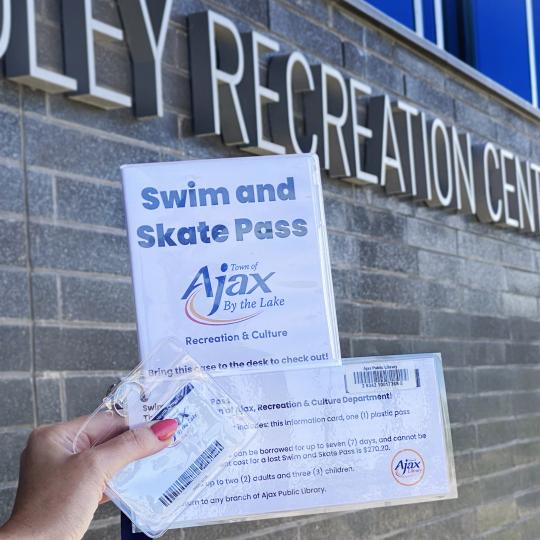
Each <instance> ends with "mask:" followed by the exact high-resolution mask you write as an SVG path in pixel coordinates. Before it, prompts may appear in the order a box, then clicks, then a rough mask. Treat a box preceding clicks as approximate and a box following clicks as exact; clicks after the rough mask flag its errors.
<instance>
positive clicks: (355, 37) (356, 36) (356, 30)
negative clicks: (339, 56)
mask: <svg viewBox="0 0 540 540" xmlns="http://www.w3.org/2000/svg"><path fill="white" fill-rule="evenodd" d="M332 8H333V9H332V27H333V28H335V30H336V31H337V32H339V33H340V34H341V35H342V36H345V37H346V38H348V39H350V40H351V41H352V42H353V43H356V44H358V45H361V44H362V43H363V42H364V27H363V21H362V20H361V19H359V18H357V17H355V16H354V15H353V14H352V13H351V12H347V11H344V10H341V9H340V8H339V7H338V6H336V5H333V6H332Z"/></svg>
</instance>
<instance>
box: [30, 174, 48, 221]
mask: <svg viewBox="0 0 540 540" xmlns="http://www.w3.org/2000/svg"><path fill="white" fill-rule="evenodd" d="M27 178H28V211H29V213H30V215H32V216H42V217H52V216H53V214H54V198H53V180H52V177H50V176H49V175H47V174H40V173H35V172H32V171H28V173H27Z"/></svg>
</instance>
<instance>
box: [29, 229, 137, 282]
mask: <svg viewBox="0 0 540 540" xmlns="http://www.w3.org/2000/svg"><path fill="white" fill-rule="evenodd" d="M30 241H31V253H32V263H33V264H34V266H35V267H42V268H59V269H62V270H81V271H86V272H107V273H111V274H123V275H127V274H128V273H129V263H128V261H129V254H128V247H127V239H126V238H125V237H124V236H117V235H113V234H106V233H100V232H92V231H82V230H78V229H69V228H67V227H53V226H50V225H39V224H33V225H31V226H30Z"/></svg>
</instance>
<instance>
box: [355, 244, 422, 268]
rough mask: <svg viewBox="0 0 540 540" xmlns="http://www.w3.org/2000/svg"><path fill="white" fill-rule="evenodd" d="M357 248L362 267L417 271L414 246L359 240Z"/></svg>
mask: <svg viewBox="0 0 540 540" xmlns="http://www.w3.org/2000/svg"><path fill="white" fill-rule="evenodd" d="M358 249H359V252H360V261H361V264H362V266H364V267H367V268H378V269H381V270H390V271H394V272H404V273H412V274H416V273H417V272H418V262H417V257H416V250H415V249H414V248H410V247H408V246H403V245H400V244H391V243H380V242H364V241H361V242H359V244H358Z"/></svg>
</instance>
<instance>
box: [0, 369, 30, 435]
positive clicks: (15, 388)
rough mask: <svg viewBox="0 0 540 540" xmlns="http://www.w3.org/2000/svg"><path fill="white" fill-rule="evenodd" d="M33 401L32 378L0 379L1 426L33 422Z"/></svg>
mask: <svg viewBox="0 0 540 540" xmlns="http://www.w3.org/2000/svg"><path fill="white" fill-rule="evenodd" d="M32 402H33V398H32V382H31V381H30V378H27V379H6V378H3V379H2V380H0V426H16V425H23V424H30V425H31V424H33V422H34V414H33V410H32Z"/></svg>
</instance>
